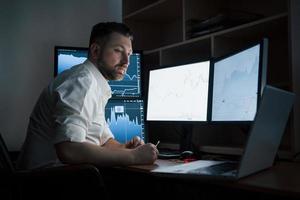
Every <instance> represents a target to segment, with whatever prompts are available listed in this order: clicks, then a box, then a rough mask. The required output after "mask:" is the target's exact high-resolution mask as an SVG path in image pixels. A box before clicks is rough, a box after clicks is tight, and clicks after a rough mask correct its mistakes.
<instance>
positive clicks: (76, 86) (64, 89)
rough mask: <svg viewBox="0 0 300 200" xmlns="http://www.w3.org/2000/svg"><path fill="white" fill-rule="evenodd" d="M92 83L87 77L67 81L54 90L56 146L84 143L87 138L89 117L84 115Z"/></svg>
mask: <svg viewBox="0 0 300 200" xmlns="http://www.w3.org/2000/svg"><path fill="white" fill-rule="evenodd" d="M90 85H91V81H90V79H89V78H88V77H87V76H79V77H73V78H69V79H67V80H65V81H64V82H62V83H61V84H60V85H59V86H57V87H56V88H55V89H54V92H55V93H56V100H57V102H56V106H55V110H54V115H53V117H54V131H55V137H54V140H53V142H54V144H56V143H59V142H63V141H72V142H83V141H85V138H86V133H87V127H88V118H89V117H88V116H86V115H85V114H84V113H83V109H84V105H85V104H84V102H85V101H86V98H87V93H88V90H89V88H90Z"/></svg>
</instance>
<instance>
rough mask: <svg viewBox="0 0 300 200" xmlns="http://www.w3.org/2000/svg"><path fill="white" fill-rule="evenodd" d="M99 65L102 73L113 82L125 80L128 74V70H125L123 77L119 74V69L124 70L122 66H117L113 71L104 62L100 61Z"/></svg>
mask: <svg viewBox="0 0 300 200" xmlns="http://www.w3.org/2000/svg"><path fill="white" fill-rule="evenodd" d="M97 64H98V68H99V70H100V72H101V73H102V75H103V76H104V77H105V78H106V79H107V80H111V81H119V80H123V78H124V76H125V74H126V69H124V70H125V73H124V74H123V75H121V74H120V73H118V72H117V68H119V67H121V68H123V67H122V65H121V64H120V65H115V66H114V67H113V68H112V69H111V68H110V67H109V66H108V65H107V64H106V63H104V62H101V61H99V62H97Z"/></svg>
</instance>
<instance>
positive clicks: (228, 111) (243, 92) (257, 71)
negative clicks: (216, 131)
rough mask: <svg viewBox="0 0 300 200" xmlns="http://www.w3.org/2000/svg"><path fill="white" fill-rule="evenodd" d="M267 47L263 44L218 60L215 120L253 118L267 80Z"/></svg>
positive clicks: (214, 84)
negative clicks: (265, 50)
mask: <svg viewBox="0 0 300 200" xmlns="http://www.w3.org/2000/svg"><path fill="white" fill-rule="evenodd" d="M264 49H265V48H263V43H259V44H256V45H254V46H251V47H248V48H246V49H244V50H242V51H239V52H236V53H235V54H233V55H230V56H226V57H225V58H222V59H219V60H217V61H215V62H214V64H213V78H212V80H213V84H212V105H211V106H212V111H211V121H226V122H228V121H253V119H254V116H255V114H256V111H257V107H258V102H259V99H260V95H261V88H262V84H261V83H262V82H263V83H265V79H266V77H264V76H265V73H263V71H265V70H266V69H265V68H266V62H263V58H264V57H265V56H263V55H262V54H266V53H263V51H264ZM264 59H265V58H264ZM263 64H264V66H262V65H263ZM262 68H263V69H262ZM262 79H263V80H262Z"/></svg>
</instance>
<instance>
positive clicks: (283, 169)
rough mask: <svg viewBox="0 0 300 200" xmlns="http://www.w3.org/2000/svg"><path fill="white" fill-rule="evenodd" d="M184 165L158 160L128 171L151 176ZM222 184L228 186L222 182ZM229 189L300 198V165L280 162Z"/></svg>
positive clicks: (173, 161)
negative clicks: (170, 167)
mask: <svg viewBox="0 0 300 200" xmlns="http://www.w3.org/2000/svg"><path fill="white" fill-rule="evenodd" d="M178 163H182V162H180V161H177V160H157V161H156V162H155V163H154V164H153V165H136V166H130V167H128V168H127V169H128V170H130V171H138V172H144V173H149V174H151V170H153V169H156V168H159V167H165V166H174V165H177V164H178ZM222 184H226V183H224V182H222ZM227 185H228V186H229V187H235V188H241V189H245V190H251V191H257V192H260V191H261V192H265V193H272V194H281V195H282V194H286V195H288V196H293V197H299V198H300V163H294V162H278V163H277V164H275V165H274V166H273V167H271V168H270V169H267V170H264V171H262V172H259V173H257V174H253V175H251V176H248V177H245V178H242V179H240V180H238V181H236V182H233V183H232V182H230V184H227Z"/></svg>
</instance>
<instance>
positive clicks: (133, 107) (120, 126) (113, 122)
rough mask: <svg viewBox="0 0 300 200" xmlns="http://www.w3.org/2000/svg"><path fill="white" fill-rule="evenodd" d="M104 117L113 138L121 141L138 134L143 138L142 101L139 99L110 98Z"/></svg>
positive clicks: (126, 140)
mask: <svg viewBox="0 0 300 200" xmlns="http://www.w3.org/2000/svg"><path fill="white" fill-rule="evenodd" d="M105 118H106V121H107V123H108V125H109V127H110V130H111V131H112V133H113V134H114V136H115V139H116V140H117V141H119V142H121V143H126V142H128V141H129V140H130V139H131V138H132V137H134V136H139V137H141V138H142V139H143V140H145V139H146V138H145V129H144V102H143V100H141V99H110V100H109V101H108V103H107V105H106V107H105Z"/></svg>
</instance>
